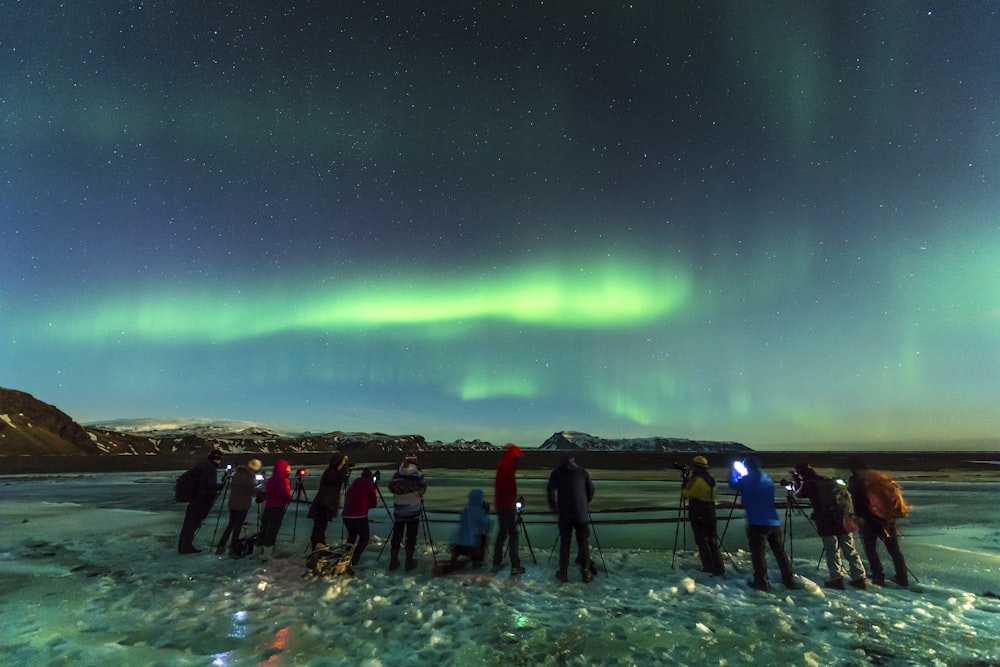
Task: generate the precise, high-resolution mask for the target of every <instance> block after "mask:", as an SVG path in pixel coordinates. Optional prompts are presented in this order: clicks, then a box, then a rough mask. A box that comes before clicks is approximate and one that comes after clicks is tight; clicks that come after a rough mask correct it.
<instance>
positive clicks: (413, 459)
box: [403, 452, 417, 465]
mask: <svg viewBox="0 0 1000 667" xmlns="http://www.w3.org/2000/svg"><path fill="white" fill-rule="evenodd" d="M403 463H412V464H413V465H417V454H416V452H406V458H404V459H403Z"/></svg>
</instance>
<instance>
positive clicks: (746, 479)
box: [682, 456, 909, 591]
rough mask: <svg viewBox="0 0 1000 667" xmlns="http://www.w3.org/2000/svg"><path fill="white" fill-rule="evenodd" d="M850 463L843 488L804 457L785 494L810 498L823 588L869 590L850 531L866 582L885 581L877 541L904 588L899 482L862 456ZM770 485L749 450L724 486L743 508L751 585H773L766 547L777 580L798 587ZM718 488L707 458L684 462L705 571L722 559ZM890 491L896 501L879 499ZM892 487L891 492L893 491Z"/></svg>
mask: <svg viewBox="0 0 1000 667" xmlns="http://www.w3.org/2000/svg"><path fill="white" fill-rule="evenodd" d="M849 465H850V468H851V478H850V480H849V482H847V483H846V484H844V485H843V488H841V489H838V488H837V487H838V485H840V484H841V482H840V481H839V480H833V479H829V478H826V477H823V476H822V475H820V474H819V473H818V472H817V471H816V469H815V468H813V467H812V465H810V464H809V463H805V462H803V463H799V464H797V465H796V466H795V474H794V475H793V477H794V481H792V482H791V483H789V484H788V486H787V487H786V489H787V492H788V494H789V496H790V497H794V498H802V499H805V500H808V501H809V503H810V506H811V508H812V516H811V519H812V520H813V521H814V526H815V528H816V532H817V534H818V535H819V536H820V539H821V540H822V542H823V549H824V553H825V555H826V565H827V570H828V571H829V574H830V578H829V579H828V580H827V581H826V582H824V586H826V587H827V588H833V589H839V590H844V589H845V588H846V587H847V586H848V585H849V586H852V587H854V588H857V589H862V590H863V589H865V588H867V586H868V581H869V579H868V574H867V573H866V570H865V566H864V563H863V562H862V560H861V556H860V555H859V554H858V551H857V549H856V548H855V546H854V538H853V533H854V532H855V531H858V533H859V534H860V535H861V541H862V544H863V545H864V551H865V555H866V557H867V559H868V564H869V568H870V572H871V579H870V580H871V582H872V583H874V584H876V585H878V586H885V585H886V577H885V571H884V569H883V567H882V562H881V559H880V557H879V553H878V544H879V542H882V543H883V544H884V545H885V547H886V550H887V551H888V553H889V556H890V558H891V559H892V562H893V567H894V568H895V573H894V576H893V580H894V581H895V582H896V583H897V584H899V585H900V586H903V587H906V586H908V585H909V577H908V570H907V567H906V560H905V558H904V557H903V553H902V551H901V550H900V547H899V532H898V529H897V526H896V520H897V519H898V518H900V516H905V513H906V511H907V509H906V506H905V503H903V501H902V496H901V495H899V493H898V485H895V482H894V481H893V480H891V478H889V477H888V476H887V475H886V474H885V473H881V472H877V471H873V470H870V469H869V468H868V466H867V465H866V464H865V463H864V460H863V458H862V457H860V456H853V457H851V459H850V461H849ZM774 486H775V484H774V481H773V480H772V479H771V478H770V477H769V476H768V474H767V473H766V472H764V471H763V470H762V468H761V465H760V460H759V459H758V458H757V457H755V456H751V457H749V458H747V459H746V460H745V461H740V462H737V463H736V464H734V466H733V472H732V476H731V478H730V480H729V487H730V488H731V489H733V490H735V491H736V492H737V494H738V495H739V496H740V497H741V502H742V505H743V508H744V511H745V514H746V532H747V543H748V545H749V548H750V561H751V564H752V567H753V579H751V580H750V582H749V585H750V586H751V587H752V588H755V589H758V590H763V591H766V590H768V589H769V588H770V582H769V580H768V574H767V559H766V554H765V545H766V546H767V547H770V550H771V552H772V554H773V555H774V558H775V560H776V561H777V565H778V570H779V572H780V573H781V582H782V584H784V585H785V587H786V588H796V583H795V578H794V573H793V571H792V564H791V561H790V560H789V558H788V555H787V554H786V553H785V548H784V536H783V534H782V530H781V521H780V519H779V517H778V512H777V509H776V506H775V502H774ZM715 488H716V483H715V479H714V478H713V477H712V475H711V473H710V472H709V470H708V461H707V459H705V457H704V456H696V457H695V458H694V460H693V462H692V466H691V468H690V470H688V469H687V468H685V474H684V480H683V486H682V493H683V497H684V498H685V499H687V501H688V518H689V521H690V523H691V529H692V532H693V533H694V536H695V543H696V544H697V547H698V554H699V557H700V559H701V566H702V570H704V571H706V572H709V573H711V574H712V575H716V576H719V575H723V574H724V573H725V564H724V562H723V559H722V550H721V547H720V542H719V537H718V534H717V531H716V511H715ZM887 489H892V490H894V492H895V494H896V495H897V496H898V499H897V500H896V501H895V503H893V502H892V501H891V500H890V501H886V502H882V501H881V500H880V499H881V498H883V497H885V493H883V491H885V490H887ZM892 493H893V491H889V495H890V496H891V495H892ZM845 561H846V563H847V565H846V567H845V565H844V563H845ZM845 579H846V580H847V582H846V584H845Z"/></svg>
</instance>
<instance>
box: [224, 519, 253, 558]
mask: <svg viewBox="0 0 1000 667" xmlns="http://www.w3.org/2000/svg"><path fill="white" fill-rule="evenodd" d="M247 511H248V510H229V523H230V524H232V525H233V535H232V541H230V543H229V553H230V554H231V555H233V556H236V555H238V554H239V552H240V533H242V532H243V522H244V521H246V520H247ZM225 543H226V541H225V540H221V541H220V542H219V544H225Z"/></svg>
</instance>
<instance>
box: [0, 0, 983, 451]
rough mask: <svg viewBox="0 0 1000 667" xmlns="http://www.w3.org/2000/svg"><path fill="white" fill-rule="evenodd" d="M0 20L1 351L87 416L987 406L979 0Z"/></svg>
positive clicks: (894, 433) (944, 418)
mask: <svg viewBox="0 0 1000 667" xmlns="http://www.w3.org/2000/svg"><path fill="white" fill-rule="evenodd" d="M5 22H6V25H7V26H8V31H9V39H6V38H5V40H4V42H3V45H2V51H0V83H2V86H0V131H2V134H0V166H2V173H3V175H4V177H3V179H0V245H2V247H3V251H4V262H3V263H2V264H0V281H2V282H0V333H2V334H3V337H2V340H0V343H2V347H0V386H4V387H9V388H14V389H19V390H22V391H28V392H30V393H32V394H34V395H35V396H36V397H38V398H39V399H41V400H44V401H46V402H48V403H52V404H54V405H56V406H57V407H59V408H60V409H62V410H64V411H65V412H67V413H68V414H70V415H71V416H73V417H74V418H75V419H77V420H78V421H81V422H88V421H97V420H104V419H117V418H130V417H134V418H138V417H183V416H200V417H201V416H207V417H217V418H220V419H222V418H225V419H241V420H249V421H256V422H261V423H265V424H272V425H276V426H279V427H284V428H287V429H294V430H311V431H330V430H346V431H381V432H390V433H420V434H423V435H424V436H425V437H427V438H428V439H441V440H453V439H457V438H466V439H473V438H481V439H486V440H491V441H494V442H511V441H513V442H518V443H521V444H524V445H526V446H529V447H530V446H535V445H537V444H540V443H541V442H542V441H543V440H545V438H547V437H548V436H549V435H551V434H552V433H553V432H555V431H561V430H565V429H572V430H581V431H586V432H589V433H592V434H595V435H599V436H604V437H644V436H654V435H660V436H673V437H688V438H700V439H717V440H738V441H741V442H744V443H746V444H748V445H750V446H753V447H782V446H796V447H814V448H815V447H822V446H824V445H831V446H851V445H852V444H856V443H870V442H881V443H897V442H916V443H918V445H919V446H923V447H934V446H938V444H939V443H945V442H952V441H956V440H963V439H979V440H990V439H992V440H993V441H995V439H996V438H997V437H998V434H1000V417H998V416H997V415H998V414H1000V413H998V411H997V410H996V406H997V405H998V404H1000V383H998V382H997V380H998V378H1000V279H998V278H997V277H996V275H997V269H996V267H997V266H1000V199H998V197H997V192H1000V188H998V177H1000V159H998V155H1000V125H998V123H997V118H1000V67H997V63H998V62H1000V46H998V45H1000V17H998V14H997V8H996V7H994V6H993V5H990V4H982V5H972V6H969V5H963V6H962V7H957V6H954V7H953V6H951V5H949V4H941V5H940V6H938V5H937V4H935V3H931V4H927V3H902V4H896V5H893V6H891V7H876V8H874V9H873V8H872V7H869V6H860V5H854V4H851V3H849V4H848V5H837V6H836V7H832V8H818V7H814V6H809V5H802V6H798V5H761V4H758V3H755V4H754V5H753V7H750V6H749V5H747V4H745V3H735V2H734V3H726V2H719V3H708V4H702V5H699V6H697V7H692V6H687V5H674V6H671V3H663V4H650V5H648V6H637V5H629V6H610V5H609V6H601V7H596V6H595V7H592V8H584V7H581V6H580V5H579V4H578V3H569V2H567V3H560V2H557V3H546V4H545V5H543V6H537V7H536V6H523V7H522V6H520V5H514V6H491V7H490V8H486V7H480V6H479V5H474V4H473V5H462V6H457V7H450V8H443V7H441V8H431V9H428V8H423V9H419V10H418V9H411V8H406V7H400V8H391V9H385V8H376V7H372V6H369V5H366V4H364V3H352V2H347V3H338V4H337V5H336V6H335V7H334V6H326V5H315V4H313V3H309V4H304V3H294V2H293V3H286V4H284V5H282V6H281V7H279V8H259V7H226V8H224V9H206V10H205V11H204V12H201V13H199V14H198V15H194V14H190V13H189V14H183V13H178V11H177V8H176V6H175V5H174V4H171V3H160V2H151V3H143V4H141V5H137V4H134V3H127V2H121V3H115V2H112V3H110V4H109V3H89V2H83V3H73V4H72V5H70V6H66V5H64V4H60V3H51V2H44V1H42V2H37V3H17V4H16V5H13V6H12V7H11V8H9V9H8V10H7V11H6V16H5Z"/></svg>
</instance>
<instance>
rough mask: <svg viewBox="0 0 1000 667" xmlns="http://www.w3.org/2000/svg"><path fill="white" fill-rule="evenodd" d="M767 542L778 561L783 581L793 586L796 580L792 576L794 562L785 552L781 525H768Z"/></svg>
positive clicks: (789, 586) (788, 585)
mask: <svg viewBox="0 0 1000 667" xmlns="http://www.w3.org/2000/svg"><path fill="white" fill-rule="evenodd" d="M767 543H768V546H770V547H771V553H773V554H774V559H775V560H776V561H778V570H780V571H781V583H783V584H784V585H785V586H787V587H788V588H793V587H794V586H795V580H794V579H793V577H792V562H791V561H790V560H788V555H787V554H785V545H784V541H783V538H782V535H781V527H780V526H768V530H767Z"/></svg>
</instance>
